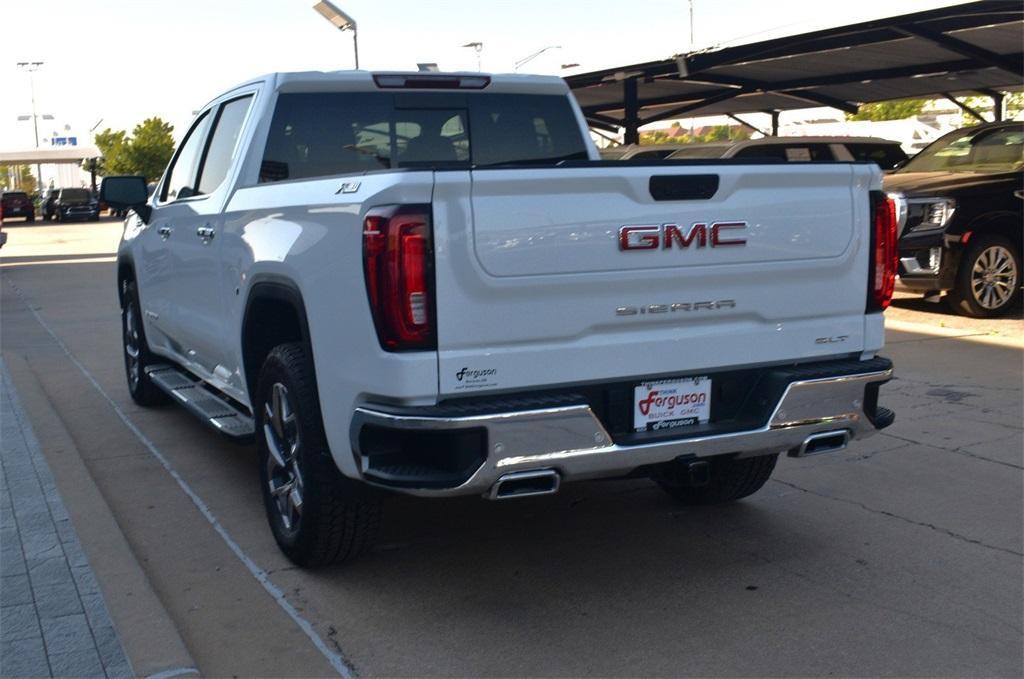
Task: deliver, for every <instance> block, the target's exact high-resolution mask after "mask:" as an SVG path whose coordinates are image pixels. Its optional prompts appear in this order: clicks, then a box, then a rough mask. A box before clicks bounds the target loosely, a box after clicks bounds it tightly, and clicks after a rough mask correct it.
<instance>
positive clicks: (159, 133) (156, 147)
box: [83, 118, 174, 181]
mask: <svg viewBox="0 0 1024 679" xmlns="http://www.w3.org/2000/svg"><path fill="white" fill-rule="evenodd" d="M173 131H174V127H173V126H172V125H170V124H168V123H165V122H164V121H162V120H161V119H160V118H146V119H145V120H144V121H142V122H141V123H140V124H138V125H136V126H135V129H134V130H132V136H131V137H129V136H128V134H127V133H126V132H125V131H124V130H117V131H115V130H111V129H110V128H107V129H105V130H103V131H102V132H100V133H99V134H97V135H96V137H95V142H96V146H97V148H99V150H100V152H101V153H102V154H103V158H102V159H101V160H100V161H98V162H97V163H96V174H98V175H100V176H109V175H142V176H143V177H145V178H146V180H147V181H156V180H157V179H159V178H160V175H161V174H163V171H164V168H165V167H167V163H168V162H170V160H171V156H172V155H173V154H174V137H173V136H171V132H173ZM83 167H84V168H85V169H88V165H83Z"/></svg>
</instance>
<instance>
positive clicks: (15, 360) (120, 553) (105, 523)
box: [4, 354, 199, 677]
mask: <svg viewBox="0 0 1024 679" xmlns="http://www.w3.org/2000/svg"><path fill="white" fill-rule="evenodd" d="M4 361H5V362H6V364H7V370H8V372H9V373H10V376H11V382H12V383H13V385H14V387H15V389H16V390H17V393H18V397H19V399H20V400H21V402H22V405H23V407H24V409H25V412H26V413H27V414H28V416H29V419H30V421H31V423H32V427H33V429H34V431H35V436H36V439H38V441H39V445H40V448H41V449H42V451H43V455H44V456H45V458H46V462H47V464H48V465H49V467H50V471H51V473H52V474H53V478H54V481H55V482H56V484H57V489H58V491H59V492H60V495H61V499H62V500H63V501H64V505H65V506H66V507H67V510H68V514H70V516H71V521H72V524H73V525H74V528H75V531H76V532H77V533H78V538H79V542H80V543H81V545H82V549H83V550H84V551H85V554H86V557H87V558H88V560H89V564H90V565H91V566H92V569H93V571H94V572H95V574H96V580H97V582H98V583H99V587H100V591H101V592H102V594H103V598H104V600H105V602H106V604H107V609H108V611H109V612H110V617H111V618H112V620H113V623H114V628H115V629H116V631H117V634H118V636H119V637H120V639H121V645H122V647H123V648H124V651H125V654H126V655H127V656H128V661H129V663H130V664H131V667H132V671H133V673H134V674H135V675H136V676H139V677H185V676H193V677H194V676H199V670H198V669H196V666H195V662H194V661H193V660H192V656H191V655H190V654H189V652H188V649H187V647H186V646H185V642H184V641H183V640H182V638H181V635H180V634H179V633H178V629H177V627H175V625H174V622H173V621H172V619H171V617H170V615H169V614H168V613H167V610H166V609H165V608H164V606H163V603H161V601H160V599H159V597H157V595H156V593H155V592H154V591H153V588H152V587H151V586H150V583H149V580H148V578H147V577H146V575H145V572H144V571H143V570H142V567H141V566H140V565H139V563H138V561H137V560H136V559H135V555H134V553H133V552H132V549H131V547H130V546H129V544H128V541H127V540H126V539H125V536H124V533H122V531H121V528H120V526H118V524H117V521H116V519H115V518H114V515H113V513H112V512H111V511H110V507H109V506H108V505H107V503H106V500H105V499H104V498H103V495H102V494H101V493H100V491H99V489H98V488H97V487H96V484H95V482H94V481H93V478H92V476H91V475H90V474H89V470H88V469H87V468H86V466H85V464H84V463H83V462H82V458H81V455H80V454H79V451H78V448H77V447H76V445H75V442H74V440H73V439H72V438H71V436H70V434H69V433H68V431H67V429H65V427H64V424H63V422H62V421H61V419H60V417H59V416H58V414H57V412H56V410H55V409H54V407H53V404H52V403H51V402H50V400H49V398H48V397H47V396H46V394H45V393H44V392H43V390H42V388H41V387H40V384H39V380H38V378H37V376H36V374H35V373H34V371H33V370H32V367H31V365H29V363H28V362H27V361H26V360H25V359H24V358H23V357H22V356H18V355H11V354H8V355H6V356H4Z"/></svg>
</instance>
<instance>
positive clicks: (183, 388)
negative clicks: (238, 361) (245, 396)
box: [146, 365, 255, 439]
mask: <svg viewBox="0 0 1024 679" xmlns="http://www.w3.org/2000/svg"><path fill="white" fill-rule="evenodd" d="M146 374H147V375H149V379H150V380H152V382H153V384H155V385H156V386H157V388H158V389H160V391H163V392H164V393H166V394H167V395H168V396H170V397H171V398H172V399H173V400H174V401H176V402H177V403H180V404H181V405H183V406H185V410H187V411H189V412H190V413H192V414H193V415H195V416H196V417H198V418H199V419H200V420H202V421H203V422H205V423H206V424H208V425H210V426H211V427H213V428H214V429H216V430H217V431H219V432H220V433H222V434H225V435H226V436H229V437H231V438H233V439H247V438H251V437H252V435H253V433H254V432H255V425H254V424H253V420H252V417H250V416H249V415H247V414H246V413H244V412H242V411H241V410H239V409H238V408H236V407H235V406H233V405H231V403H229V402H228V401H227V400H226V399H224V398H222V397H221V396H219V395H217V394H216V393H214V392H213V391H211V390H209V389H207V388H206V386H205V384H204V383H203V382H202V380H200V379H198V378H196V377H193V376H192V375H190V374H188V373H186V372H185V371H183V370H180V369H178V368H175V367H174V366H170V365H154V366H152V367H151V368H149V369H148V370H146Z"/></svg>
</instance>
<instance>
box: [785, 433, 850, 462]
mask: <svg viewBox="0 0 1024 679" xmlns="http://www.w3.org/2000/svg"><path fill="white" fill-rule="evenodd" d="M849 443H850V430H849V429H840V430H839V431H822V432H818V433H817V434H811V435H810V436H808V437H807V438H806V439H804V442H803V443H801V444H800V447H799V448H794V449H793V450H791V451H789V456H790V457H811V456H812V455H821V454H823V453H834V452H835V451H837V450H842V449H843V448H845V447H846V446H847V444H849Z"/></svg>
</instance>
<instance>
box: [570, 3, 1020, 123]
mask: <svg viewBox="0 0 1024 679" xmlns="http://www.w3.org/2000/svg"><path fill="white" fill-rule="evenodd" d="M566 81H567V82H568V83H569V86H570V87H571V88H572V89H573V91H574V94H575V95H576V99H577V101H579V104H580V106H581V107H582V108H583V112H584V114H585V115H586V117H587V121H588V122H589V123H590V124H591V125H592V126H593V127H595V128H598V129H606V130H612V131H618V128H625V132H626V134H625V141H626V143H637V142H638V141H639V133H638V128H639V127H640V126H642V125H646V124H648V123H653V122H657V121H659V120H669V119H673V118H682V117H692V116H703V115H735V114H740V113H751V112H758V113H769V114H772V117H773V121H774V123H775V124H774V125H773V127H777V121H778V112H779V111H785V110H792V109H800V108H810V107H815V106H831V107H834V108H837V109H840V110H842V111H847V112H856V111H857V108H858V106H859V105H860V104H864V103H870V102H878V101H886V100H892V99H906V98H937V97H942V96H945V97H955V96H977V95H983V96H990V97H993V99H994V100H995V101H996V106H995V107H994V108H995V110H996V115H997V116H999V115H1000V112H1001V110H1002V106H1001V103H1002V92H1005V91H1013V90H1020V89H1022V85H1024V4H1022V3H1021V2H1020V1H1019V0H985V1H984V2H969V3H965V4H961V5H954V6H952V7H943V8H940V9H935V10H929V11H926V12H916V13H914V14H905V15H902V16H895V17H887V18H884V19H879V20H875V21H867V22H863V23H859V24H851V25H849V26H840V27H837V28H830V29H825V30H821V31H814V32H811V33H803V34H800V35H793V36H788V37H785V38H778V39H774V40H766V41H762V42H757V43H752V44H747V45H739V46H736V47H727V48H722V49H711V50H707V51H701V52H692V53H689V54H682V55H678V56H675V57H673V58H670V59H663V60H661V61H650V62H646V63H641V64H630V65H625V66H619V67H616V68H610V69H604V70H601V71H593V72H590V73H581V74H578V75H573V76H569V77H567V78H566Z"/></svg>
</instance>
